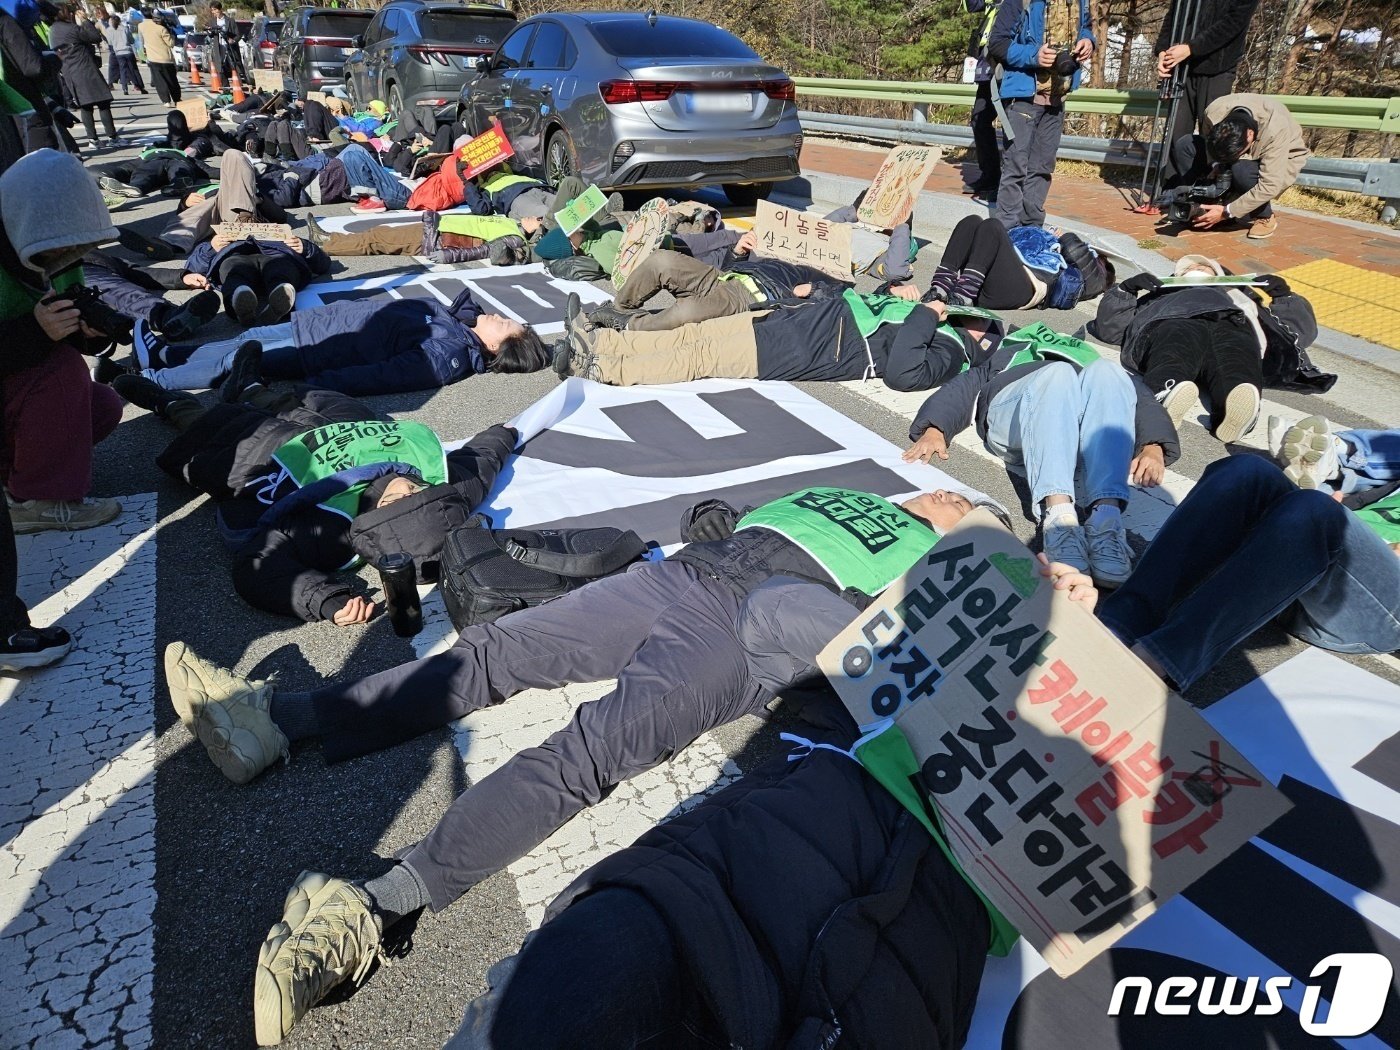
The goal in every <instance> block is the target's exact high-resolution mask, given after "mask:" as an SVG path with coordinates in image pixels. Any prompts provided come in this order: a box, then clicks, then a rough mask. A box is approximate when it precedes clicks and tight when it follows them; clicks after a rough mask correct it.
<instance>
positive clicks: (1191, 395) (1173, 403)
mask: <svg viewBox="0 0 1400 1050" xmlns="http://www.w3.org/2000/svg"><path fill="white" fill-rule="evenodd" d="M1200 394H1201V391H1200V388H1199V387H1197V386H1196V384H1195V383H1193V382H1191V380H1189V379H1186V380H1180V381H1178V380H1175V379H1170V380H1168V381H1167V386H1166V389H1164V390H1162V391H1161V392H1160V393H1158V394H1157V400H1158V401H1160V402H1161V403H1162V407H1163V408H1164V409H1166V412H1167V415H1168V416H1169V417H1171V421H1172V426H1174V427H1176V428H1177V429H1178V430H1179V429H1180V428H1181V421H1182V420H1184V419H1185V418H1186V417H1187V415H1188V414H1189V413H1190V412H1191V409H1193V408H1194V407H1195V406H1196V400H1197V398H1199V397H1200Z"/></svg>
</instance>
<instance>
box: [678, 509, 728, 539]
mask: <svg viewBox="0 0 1400 1050" xmlns="http://www.w3.org/2000/svg"><path fill="white" fill-rule="evenodd" d="M738 521H739V512H738V511H737V510H735V509H734V508H733V507H731V506H730V505H729V504H728V503H726V502H724V500H722V499H710V500H705V502H703V503H697V504H696V505H695V506H693V507H690V508H689V509H687V510H686V512H685V513H684V514H682V515H681V539H683V540H685V542H686V543H709V542H711V541H713V540H727V539H728V538H729V537H730V536H732V535H734V526H735V524H736V523H737V522H738Z"/></svg>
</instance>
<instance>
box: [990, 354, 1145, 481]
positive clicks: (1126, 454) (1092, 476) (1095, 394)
mask: <svg viewBox="0 0 1400 1050" xmlns="http://www.w3.org/2000/svg"><path fill="white" fill-rule="evenodd" d="M1136 413H1137V391H1136V390H1135V389H1134V388H1133V381H1132V378H1131V377H1130V376H1129V375H1128V373H1127V372H1125V371H1123V369H1122V368H1121V367H1120V366H1119V365H1117V364H1115V363H1114V362H1112V361H1095V362H1094V363H1093V364H1091V365H1089V367H1088V368H1085V369H1084V370H1083V371H1078V370H1076V369H1075V367H1074V366H1073V365H1071V364H1068V363H1067V362H1063V361H1054V362H1051V363H1050V364H1046V365H1042V366H1041V367H1040V368H1037V369H1036V370H1035V371H1033V372H1031V373H1030V374H1029V375H1027V376H1025V377H1024V378H1022V379H1018V380H1016V381H1015V382H1014V383H1011V384H1010V385H1008V386H1006V387H1004V388H1002V390H1001V391H1000V393H998V394H997V395H996V397H995V398H993V399H992V403H991V405H990V406H989V407H988V408H987V438H986V442H987V447H988V448H989V449H991V450H992V451H993V452H995V453H996V454H997V455H998V456H1000V457H1001V458H1002V461H1003V462H1005V463H1006V466H1007V469H1008V470H1014V471H1015V472H1016V473H1018V474H1024V475H1025V476H1026V480H1027V481H1028V482H1029V483H1030V487H1031V501H1032V503H1034V505H1035V506H1037V507H1038V506H1040V504H1041V501H1042V500H1044V499H1045V497H1046V496H1069V497H1070V498H1071V499H1073V498H1074V495H1075V477H1076V473H1077V474H1078V476H1079V479H1080V491H1082V492H1083V493H1084V499H1083V500H1082V502H1083V503H1084V504H1085V505H1086V506H1087V505H1088V504H1091V503H1093V502H1095V501H1096V500H1101V499H1120V500H1124V501H1125V502H1126V501H1127V499H1128V467H1129V465H1130V464H1131V463H1132V459H1133V447H1134V442H1135V434H1136V430H1137V424H1136Z"/></svg>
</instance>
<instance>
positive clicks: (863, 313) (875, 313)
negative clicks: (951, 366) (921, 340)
mask: <svg viewBox="0 0 1400 1050" xmlns="http://www.w3.org/2000/svg"><path fill="white" fill-rule="evenodd" d="M841 298H842V299H844V300H846V306H847V307H849V308H850V311H851V315H852V316H853V317H855V319H856V330H857V331H859V332H860V335H861V338H862V339H865V340H867V342H868V341H869V339H870V337H871V336H872V335H874V334H875V332H876V331H877V330H878V329H879V328H880V327H882V326H883V325H887V324H903V323H904V322H905V321H907V320H908V319H909V315H910V314H912V313H913V312H914V311H915V310H917V309H919V308H920V307H921V306H922V305H923V304H922V303H911V302H910V301H909V300H908V299H901V298H900V297H899V296H897V295H861V294H860V293H859V292H857V291H855V290H854V289H851V288H847V289H846V290H845V291H844V292H842V293H841ZM938 331H939V333H940V334H941V335H949V336H952V337H953V338H954V339H956V340H957V341H958V343H959V344H960V345H961V343H962V333H961V332H959V331H958V330H957V329H956V328H954V327H953V326H952V325H950V324H947V323H946V322H944V323H942V324H940V325H939V326H938ZM967 368H968V362H967V354H966V352H964V354H963V363H962V367H961V368H960V369H959V371H961V372H966V371H967Z"/></svg>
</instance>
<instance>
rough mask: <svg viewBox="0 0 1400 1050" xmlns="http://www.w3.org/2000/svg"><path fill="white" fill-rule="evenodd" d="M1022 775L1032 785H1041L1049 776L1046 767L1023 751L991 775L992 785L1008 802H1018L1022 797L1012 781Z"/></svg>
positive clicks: (1018, 752)
mask: <svg viewBox="0 0 1400 1050" xmlns="http://www.w3.org/2000/svg"><path fill="white" fill-rule="evenodd" d="M1022 774H1024V775H1025V776H1026V777H1027V778H1028V779H1029V780H1030V783H1031V785H1035V784H1039V783H1040V782H1041V781H1042V780H1044V779H1045V778H1046V777H1047V776H1048V775H1049V774H1048V773H1046V772H1045V767H1044V766H1042V765H1041V764H1040V763H1039V762H1037V761H1036V760H1035V759H1034V758H1032V757H1031V753H1030V752H1029V751H1026V750H1021V751H1017V752H1016V753H1015V754H1014V755H1012V756H1011V757H1010V758H1008V759H1007V760H1006V761H1005V762H1003V763H1002V764H1001V765H1000V766H998V767H997V770H996V772H995V773H993V774H992V775H991V778H990V783H991V785H992V787H994V788H996V789H997V794H999V795H1000V796H1001V797H1002V798H1003V799H1005V800H1006V801H1007V802H1016V801H1018V800H1019V799H1020V797H1021V796H1020V795H1019V794H1018V793H1017V791H1016V789H1015V787H1014V786H1013V785H1012V781H1013V780H1015V778H1016V777H1017V776H1018V775H1022ZM1022 819H1023V820H1024V819H1025V818H1022Z"/></svg>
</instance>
